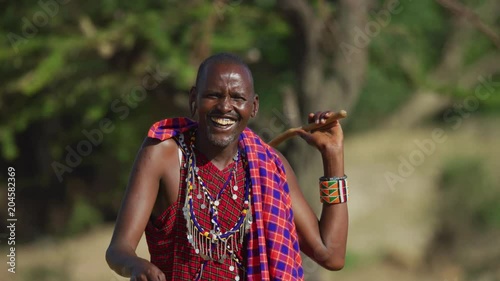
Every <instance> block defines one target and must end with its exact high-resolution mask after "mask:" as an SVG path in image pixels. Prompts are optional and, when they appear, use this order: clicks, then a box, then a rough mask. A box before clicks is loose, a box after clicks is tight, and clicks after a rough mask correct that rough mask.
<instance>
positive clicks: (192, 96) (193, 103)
mask: <svg viewBox="0 0 500 281" xmlns="http://www.w3.org/2000/svg"><path fill="white" fill-rule="evenodd" d="M189 111H190V112H191V117H194V115H195V113H196V87H194V86H193V87H192V88H191V90H190V91H189Z"/></svg>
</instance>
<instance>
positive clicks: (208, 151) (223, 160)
mask: <svg viewBox="0 0 500 281" xmlns="http://www.w3.org/2000/svg"><path fill="white" fill-rule="evenodd" d="M195 146H196V148H197V149H198V150H199V151H200V152H201V153H203V155H205V157H207V159H208V160H210V162H212V164H214V165H215V166H216V167H217V168H218V169H220V170H222V169H224V168H225V167H227V165H229V164H230V163H231V162H233V158H234V156H235V155H236V153H237V151H238V139H236V140H235V141H234V142H232V143H230V144H229V145H227V146H225V147H221V146H217V145H214V144H212V143H211V142H210V141H208V140H205V139H204V138H203V137H202V136H201V134H200V131H199V130H197V132H196V139H195Z"/></svg>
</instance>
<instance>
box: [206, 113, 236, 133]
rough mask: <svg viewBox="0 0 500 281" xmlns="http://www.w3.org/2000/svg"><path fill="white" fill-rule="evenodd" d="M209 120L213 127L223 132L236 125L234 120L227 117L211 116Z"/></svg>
mask: <svg viewBox="0 0 500 281" xmlns="http://www.w3.org/2000/svg"><path fill="white" fill-rule="evenodd" d="M210 120H211V121H212V122H211V123H212V124H213V126H214V127H216V128H219V129H223V130H228V129H231V128H232V127H233V126H234V125H235V124H236V120H235V119H233V118H228V117H218V116H212V117H210Z"/></svg>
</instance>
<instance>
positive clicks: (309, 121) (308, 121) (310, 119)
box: [307, 112, 314, 123]
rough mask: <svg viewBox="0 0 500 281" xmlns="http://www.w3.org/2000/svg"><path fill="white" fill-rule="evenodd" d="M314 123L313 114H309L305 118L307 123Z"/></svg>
mask: <svg viewBox="0 0 500 281" xmlns="http://www.w3.org/2000/svg"><path fill="white" fill-rule="evenodd" d="M313 122H314V113H312V112H311V113H309V115H308V116H307V123H313Z"/></svg>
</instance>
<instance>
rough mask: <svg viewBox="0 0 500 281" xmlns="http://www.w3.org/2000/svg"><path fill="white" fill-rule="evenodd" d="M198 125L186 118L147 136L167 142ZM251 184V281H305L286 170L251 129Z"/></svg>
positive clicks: (245, 142) (246, 138) (247, 133)
mask: <svg viewBox="0 0 500 281" xmlns="http://www.w3.org/2000/svg"><path fill="white" fill-rule="evenodd" d="M196 127H197V123H196V122H194V121H192V120H190V119H187V118H173V119H165V120H162V121H160V122H157V123H155V124H154V125H153V126H152V127H151V128H150V130H149V133H148V136H149V137H151V138H156V139H160V140H165V139H168V138H172V137H175V136H178V135H179V134H181V133H183V132H186V131H188V130H190V129H192V128H196ZM239 140H240V145H242V146H243V147H244V149H245V151H246V155H247V158H248V164H249V172H250V177H251V181H252V212H253V213H252V214H253V221H254V223H253V224H252V227H251V230H250V233H249V234H248V237H246V239H247V243H248V248H247V263H246V270H247V277H248V280H258V281H260V280H303V278H304V274H303V269H302V259H301V257H300V249H299V243H298V237H297V232H296V229H295V224H294V221H293V212H292V205H291V198H290V195H289V189H288V184H287V182H286V175H285V169H284V167H283V163H282V162H281V161H280V159H279V156H278V155H277V154H276V153H275V152H274V151H273V149H272V148H270V147H269V146H268V145H267V144H266V143H265V142H264V141H263V140H262V139H260V138H259V137H258V136H257V135H256V134H255V133H253V132H252V131H251V130H250V129H248V128H247V129H245V130H244V131H243V133H242V134H241V135H240V139H239Z"/></svg>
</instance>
